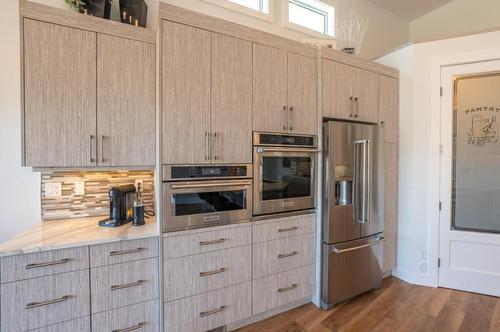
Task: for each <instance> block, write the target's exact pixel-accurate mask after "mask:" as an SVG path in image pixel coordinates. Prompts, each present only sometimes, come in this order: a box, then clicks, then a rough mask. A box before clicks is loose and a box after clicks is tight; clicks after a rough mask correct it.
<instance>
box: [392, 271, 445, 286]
mask: <svg viewBox="0 0 500 332" xmlns="http://www.w3.org/2000/svg"><path fill="white" fill-rule="evenodd" d="M392 275H393V276H395V277H396V278H398V279H401V280H404V281H406V282H407V283H410V284H414V285H420V286H427V287H437V286H436V285H435V283H434V282H433V280H432V278H431V276H430V275H428V274H425V273H417V272H413V271H408V270H405V269H401V268H396V269H394V270H392Z"/></svg>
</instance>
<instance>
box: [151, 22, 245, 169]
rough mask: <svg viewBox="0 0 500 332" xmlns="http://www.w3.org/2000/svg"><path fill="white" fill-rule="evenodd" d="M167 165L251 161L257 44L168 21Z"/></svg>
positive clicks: (165, 46) (164, 62)
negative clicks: (254, 46) (253, 82)
mask: <svg viewBox="0 0 500 332" xmlns="http://www.w3.org/2000/svg"><path fill="white" fill-rule="evenodd" d="M161 41H162V78H161V80H162V145H163V147H162V155H163V157H162V163H163V164H210V163H251V162H252V154H251V147H252V140H251V139H252V126H251V123H252V44H251V43H250V42H248V41H245V40H242V39H238V38H234V37H230V36H227V35H222V34H218V33H212V32H209V31H207V30H203V29H198V28H194V27H191V26H187V25H183V24H179V23H175V22H170V21H166V20H163V23H162V38H161Z"/></svg>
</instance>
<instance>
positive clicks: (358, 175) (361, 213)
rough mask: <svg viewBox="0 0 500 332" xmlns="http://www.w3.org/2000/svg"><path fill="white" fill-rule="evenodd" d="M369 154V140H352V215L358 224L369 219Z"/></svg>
mask: <svg viewBox="0 0 500 332" xmlns="http://www.w3.org/2000/svg"><path fill="white" fill-rule="evenodd" d="M359 148H362V150H361V151H362V158H359ZM370 154H371V153H370V141H369V140H359V141H354V174H353V187H354V189H353V191H352V202H353V210H354V213H353V216H354V221H355V222H357V223H360V224H364V223H366V222H369V221H370V206H369V204H370V190H371V188H370V187H371V186H370V177H371V174H370V167H371V165H370ZM360 159H361V160H360ZM360 181H361V183H360ZM360 187H361V188H360ZM359 189H361V193H360V192H359V191H360V190H359Z"/></svg>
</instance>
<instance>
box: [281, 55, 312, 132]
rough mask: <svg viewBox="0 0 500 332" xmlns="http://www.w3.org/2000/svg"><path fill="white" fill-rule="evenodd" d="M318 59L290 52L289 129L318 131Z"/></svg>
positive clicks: (293, 130) (292, 130) (294, 130)
mask: <svg viewBox="0 0 500 332" xmlns="http://www.w3.org/2000/svg"><path fill="white" fill-rule="evenodd" d="M317 64H318V62H317V59H313V58H309V57H306V56H303V55H298V54H293V53H288V112H289V114H288V130H289V131H290V132H293V133H297V134H310V135H314V134H316V133H317V126H318V123H317V117H316V114H317V100H318V78H317V77H318V74H317V73H318V65H317Z"/></svg>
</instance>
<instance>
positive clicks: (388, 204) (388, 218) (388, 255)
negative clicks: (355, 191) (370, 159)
mask: <svg viewBox="0 0 500 332" xmlns="http://www.w3.org/2000/svg"><path fill="white" fill-rule="evenodd" d="M384 162H385V165H384V166H385V167H384V237H385V242H384V268H383V270H384V272H387V271H390V270H392V269H393V268H395V267H396V252H397V221H398V144H394V143H385V144H384Z"/></svg>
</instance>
